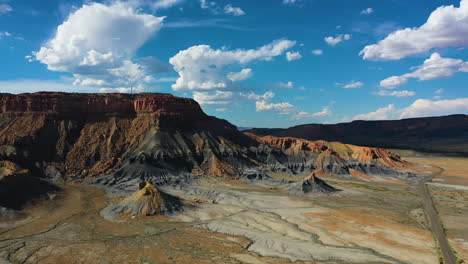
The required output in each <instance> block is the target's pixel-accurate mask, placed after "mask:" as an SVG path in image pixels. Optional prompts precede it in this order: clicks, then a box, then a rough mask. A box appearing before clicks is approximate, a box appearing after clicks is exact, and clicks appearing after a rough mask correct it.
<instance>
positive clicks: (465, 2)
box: [359, 0, 468, 60]
mask: <svg viewBox="0 0 468 264" xmlns="http://www.w3.org/2000/svg"><path fill="white" fill-rule="evenodd" d="M467 36H468V0H461V2H460V6H459V7H455V6H453V5H449V6H441V7H439V8H437V9H436V10H435V11H433V12H432V14H431V15H430V16H429V18H428V19H427V21H426V23H424V24H423V25H422V26H420V27H415V28H405V29H402V30H397V31H395V32H393V33H391V34H389V35H388V36H387V37H386V38H385V39H383V40H381V41H379V42H378V43H377V44H373V45H369V46H366V47H364V49H363V50H362V51H361V52H360V53H359V54H360V55H362V56H363V58H364V59H366V60H399V59H402V58H405V57H407V56H411V55H414V54H419V53H423V52H427V51H429V50H431V49H432V48H442V47H458V46H467V45H468V37H467Z"/></svg>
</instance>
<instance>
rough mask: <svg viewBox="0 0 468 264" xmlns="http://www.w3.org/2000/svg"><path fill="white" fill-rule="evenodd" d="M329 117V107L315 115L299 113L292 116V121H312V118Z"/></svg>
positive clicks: (330, 113)
mask: <svg viewBox="0 0 468 264" xmlns="http://www.w3.org/2000/svg"><path fill="white" fill-rule="evenodd" d="M331 115H332V111H331V110H330V107H329V106H326V107H324V108H323V109H322V111H320V112H317V113H308V112H304V111H300V112H299V113H297V114H296V115H294V116H293V119H295V120H303V119H313V118H318V117H325V116H331Z"/></svg>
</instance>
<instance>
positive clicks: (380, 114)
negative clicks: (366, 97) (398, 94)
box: [353, 98, 468, 120]
mask: <svg viewBox="0 0 468 264" xmlns="http://www.w3.org/2000/svg"><path fill="white" fill-rule="evenodd" d="M453 114H468V98H457V99H452V100H430V99H417V100H416V101H414V102H413V103H412V104H411V105H409V106H407V107H405V108H402V109H397V108H396V107H395V105H393V104H389V105H388V106H386V107H382V108H379V109H377V110H376V111H374V112H370V113H366V114H360V115H357V116H355V117H354V118H353V120H389V119H402V118H412V117H429V116H443V115H453Z"/></svg>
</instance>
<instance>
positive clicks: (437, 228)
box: [419, 168, 457, 264]
mask: <svg viewBox="0 0 468 264" xmlns="http://www.w3.org/2000/svg"><path fill="white" fill-rule="evenodd" d="M439 169H440V171H439V172H436V173H434V174H433V175H431V176H428V177H426V179H425V180H423V181H421V183H420V184H419V187H420V190H421V193H422V196H423V201H424V209H425V211H426V215H427V217H428V218H429V221H430V223H431V229H432V231H433V234H434V236H435V237H436V239H437V241H438V242H439V246H440V250H441V251H442V255H443V257H444V260H445V264H456V263H457V258H456V257H455V255H454V254H453V251H452V248H451V247H450V245H449V243H448V240H447V237H446V236H445V232H444V229H443V227H442V224H441V223H440V221H439V217H438V216H437V212H436V210H435V208H434V205H433V203H432V198H431V195H430V194H429V191H428V189H427V187H426V182H428V181H430V180H432V179H433V178H434V177H436V176H438V175H440V174H441V173H442V172H443V171H444V169H442V168H439Z"/></svg>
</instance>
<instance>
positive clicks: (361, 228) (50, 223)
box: [0, 156, 468, 264]
mask: <svg viewBox="0 0 468 264" xmlns="http://www.w3.org/2000/svg"><path fill="white" fill-rule="evenodd" d="M407 159H409V160H410V161H412V162H416V163H420V164H426V165H428V166H427V167H425V169H426V171H425V173H426V174H431V173H435V172H437V171H440V169H439V168H442V169H443V172H442V173H441V174H440V176H438V177H436V178H434V179H433V180H432V182H431V183H429V189H430V191H431V195H432V197H433V200H434V203H435V205H436V209H437V211H438V213H439V216H440V218H441V220H442V223H443V225H444V227H445V229H446V233H447V236H448V238H449V241H450V244H451V245H452V247H453V248H454V249H455V251H456V255H457V256H458V258H459V259H460V261H461V259H467V256H468V232H467V230H468V227H467V223H466V221H464V220H466V219H467V216H468V209H467V199H468V190H467V187H466V186H468V184H467V183H468V177H467V176H466V175H467V173H466V172H468V169H467V168H468V167H467V166H466V165H468V159H467V158H453V157H430V156H418V157H410V158H407ZM433 166H435V167H433ZM283 176H284V177H286V176H285V175H281V174H276V175H275V177H283ZM289 178H290V177H289ZM326 181H327V183H329V184H331V185H333V186H335V187H336V188H339V189H341V190H343V191H341V192H339V193H338V194H337V195H332V196H316V195H311V196H304V197H295V196H289V195H288V194H287V192H286V191H285V190H281V189H280V190H274V189H268V188H261V187H254V186H251V185H248V184H245V183H242V182H240V181H235V180H231V181H230V180H228V181H226V180H225V179H219V178H214V177H207V178H204V179H202V180H200V182H199V185H198V187H196V188H193V189H192V191H191V192H186V191H181V190H176V189H173V190H167V191H168V192H169V193H172V194H174V195H177V196H179V197H181V198H182V199H184V202H185V203H186V204H187V206H186V207H185V209H184V211H183V212H180V213H178V214H176V215H174V216H168V217H164V216H158V217H145V218H143V219H135V220H130V221H127V222H113V221H108V220H106V219H105V218H103V217H102V216H101V214H100V211H101V209H102V208H104V207H106V206H107V205H108V204H109V203H110V202H111V201H112V199H113V198H109V197H108V195H106V193H105V191H103V190H102V189H98V188H94V187H89V186H84V185H79V184H67V185H66V186H64V191H63V192H61V193H59V194H58V196H56V197H54V198H53V199H52V200H49V201H43V202H41V203H40V204H37V205H35V206H32V207H29V208H28V210H26V212H25V213H24V214H23V215H18V219H21V220H18V219H16V220H17V221H13V220H12V221H3V222H2V225H1V226H0V259H2V261H4V262H5V263H290V262H295V261H297V262H301V263H411V264H417V263H427V264H433V263H439V258H440V252H439V250H438V245H437V243H436V240H435V238H434V236H433V235H432V233H431V231H430V228H429V225H428V224H427V219H426V217H425V214H424V209H423V207H422V206H423V205H422V204H423V203H422V200H421V194H420V193H419V191H418V187H417V185H415V184H410V183H405V182H391V183H390V182H376V181H373V180H372V179H365V178H363V179H350V178H338V177H327V178H326ZM0 263H1V261H0Z"/></svg>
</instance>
